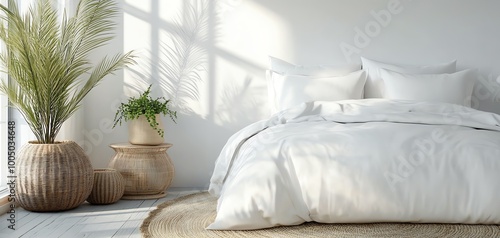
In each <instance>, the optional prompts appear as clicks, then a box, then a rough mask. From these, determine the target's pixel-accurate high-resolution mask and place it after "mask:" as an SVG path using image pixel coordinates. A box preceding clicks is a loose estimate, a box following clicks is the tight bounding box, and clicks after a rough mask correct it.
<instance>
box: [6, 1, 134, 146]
mask: <svg viewBox="0 0 500 238" xmlns="http://www.w3.org/2000/svg"><path fill="white" fill-rule="evenodd" d="M0 11H1V12H2V13H3V14H2V16H1V18H0V19H1V21H2V24H1V25H0V40H2V41H3V42H4V43H5V49H6V50H5V52H2V54H0V62H1V63H2V66H3V68H2V71H3V72H5V73H7V74H8V76H9V78H10V82H7V80H2V83H1V84H0V91H1V92H3V93H5V94H6V95H7V96H8V97H9V100H10V102H11V104H12V105H13V106H14V107H16V108H18V110H19V112H20V113H21V114H22V116H23V117H24V119H25V120H26V122H27V123H28V125H29V127H30V129H31V130H32V131H33V133H34V134H35V136H36V138H37V140H38V143H44V144H52V143H55V137H56V136H57V134H58V132H59V130H60V129H61V126H62V124H63V123H64V122H65V121H66V120H67V119H68V118H69V117H70V116H71V115H73V114H74V113H75V112H76V111H77V110H78V108H79V106H80V104H81V102H82V100H83V99H84V97H85V96H86V95H87V94H88V93H89V92H90V91H91V89H93V88H94V87H95V86H97V85H98V83H99V82H101V80H102V79H103V78H104V77H105V76H107V75H109V74H112V73H113V72H115V71H117V70H119V69H121V68H123V67H125V66H127V65H129V64H133V63H135V62H134V59H133V58H134V57H133V55H132V52H128V53H125V54H116V55H114V56H112V57H104V58H103V59H102V60H100V61H99V62H97V63H96V64H92V63H91V61H90V59H89V55H90V54H91V53H92V52H93V51H94V50H96V49H97V48H99V47H101V46H104V45H105V44H106V43H108V42H109V41H110V40H111V39H112V38H113V34H112V31H113V29H114V28H115V25H116V24H115V22H113V21H112V18H113V17H115V16H117V13H118V6H117V5H116V3H115V2H114V1H113V0H81V1H79V3H78V6H77V9H76V13H75V15H74V16H72V17H68V16H67V15H66V14H64V15H63V17H62V20H61V21H59V20H58V12H57V9H55V8H54V7H53V6H52V2H51V0H38V1H37V2H36V4H35V5H34V6H31V7H30V9H29V10H28V11H27V13H25V14H22V13H21V12H20V11H19V8H18V7H17V5H16V1H14V0H9V1H8V7H7V6H5V5H0Z"/></svg>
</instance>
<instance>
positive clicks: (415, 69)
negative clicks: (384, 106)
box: [361, 57, 457, 98]
mask: <svg viewBox="0 0 500 238" xmlns="http://www.w3.org/2000/svg"><path fill="white" fill-rule="evenodd" d="M361 64H362V65H363V70H365V71H366V73H367V79H366V84H365V98H381V97H383V95H384V82H383V81H382V79H381V75H380V70H381V69H388V70H392V71H395V72H399V73H406V74H442V73H455V72H456V70H457V67H456V64H457V61H456V60H455V61H451V62H449V63H444V64H436V65H420V66H417V65H396V64H389V63H384V62H379V61H375V60H371V59H367V58H364V57H361Z"/></svg>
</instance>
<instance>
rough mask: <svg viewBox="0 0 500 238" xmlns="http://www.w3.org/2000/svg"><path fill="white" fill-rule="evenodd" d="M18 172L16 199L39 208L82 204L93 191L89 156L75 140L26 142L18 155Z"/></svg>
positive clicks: (46, 209) (54, 209) (38, 209)
mask: <svg viewBox="0 0 500 238" xmlns="http://www.w3.org/2000/svg"><path fill="white" fill-rule="evenodd" d="M15 175H16V176H17V178H16V201H17V202H18V203H19V205H20V206H21V207H23V208H24V209H26V210H29V211H37V212H48V211H63V210H69V209H73V208H75V207H77V206H79V205H80V204H82V203H83V202H84V201H85V199H86V198H87V197H88V196H89V194H90V192H91V191H92V183H93V180H94V174H93V168H92V165H91V163H90V160H89V158H88V157H87V155H86V154H85V152H84V151H83V149H82V148H81V147H80V146H79V145H78V144H76V143H75V142H73V141H62V142H58V143H56V144H36V142H30V143H28V144H26V145H24V146H23V147H21V149H20V150H19V154H18V155H17V166H16V172H15Z"/></svg>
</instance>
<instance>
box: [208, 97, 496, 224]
mask: <svg viewBox="0 0 500 238" xmlns="http://www.w3.org/2000/svg"><path fill="white" fill-rule="evenodd" d="M499 124H500V116H498V115H496V114H493V113H487V112H482V111H478V110H474V109H471V108H467V107H462V106H458V105H453V104H444V103H427V102H414V101H397V100H386V99H364V100H350V101H340V102H319V101H317V102H309V103H304V104H302V105H300V106H297V107H295V108H292V109H290V110H286V111H283V112H281V113H279V114H276V115H274V116H273V117H271V118H270V119H269V120H265V121H260V122H257V123H254V124H252V125H250V126H248V127H246V128H244V129H242V130H241V131H239V132H238V133H236V134H235V135H233V136H232V137H231V138H230V139H229V140H228V143H227V144H226V146H225V147H224V149H223V150H222V152H221V154H220V156H219V158H218V159H217V162H216V165H215V170H214V172H213V175H212V178H211V184H210V188H209V192H210V193H211V194H213V195H214V196H218V197H219V199H218V206H217V217H216V219H215V221H214V223H212V224H211V225H209V226H208V227H207V229H222V230H224V229H235V230H241V229H243V230H246V229H260V228H267V227H273V226H279V225H297V224H301V223H303V222H308V221H316V222H324V223H366V222H425V223H427V222H432V223H481V224H500V132H499V131H500V127H499Z"/></svg>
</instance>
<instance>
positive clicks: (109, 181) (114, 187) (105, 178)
mask: <svg viewBox="0 0 500 238" xmlns="http://www.w3.org/2000/svg"><path fill="white" fill-rule="evenodd" d="M124 191H125V181H124V180H123V177H122V175H121V174H120V173H119V172H118V171H116V170H115V169H94V187H93V188H92V192H91V193H90V195H89V197H88V198H87V202H89V203H91V204H111V203H115V202H116V201H118V200H120V198H121V197H122V196H123V192H124Z"/></svg>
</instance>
